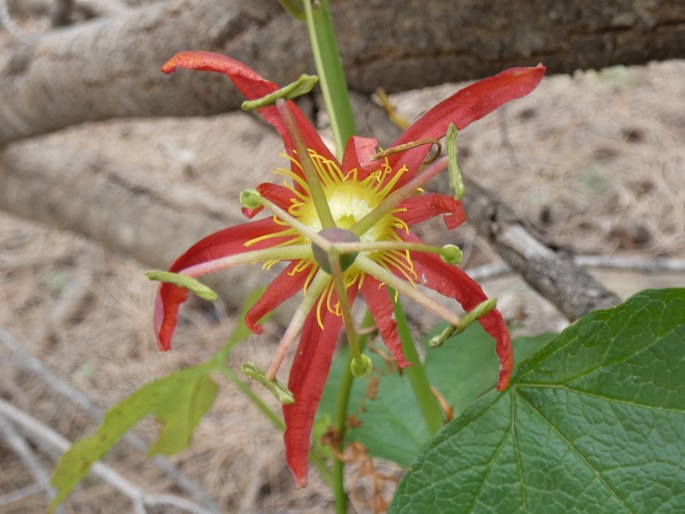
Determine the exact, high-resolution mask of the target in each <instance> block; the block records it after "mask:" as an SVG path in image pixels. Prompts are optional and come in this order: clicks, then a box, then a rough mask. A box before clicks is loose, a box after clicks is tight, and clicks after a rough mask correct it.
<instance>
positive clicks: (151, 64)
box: [0, 0, 685, 145]
mask: <svg viewBox="0 0 685 514" xmlns="http://www.w3.org/2000/svg"><path fill="white" fill-rule="evenodd" d="M598 4H605V5H604V8H602V7H601V6H600V7H598ZM675 4H677V3H674V2H649V3H644V2H642V3H640V2H613V1H609V0H603V1H602V2H597V1H596V0H576V1H573V2H560V3H559V2H558V3H556V4H555V5H554V9H553V10H550V9H540V6H539V5H538V4H537V3H535V2H528V1H526V0H516V1H512V2H505V3H502V2H498V1H497V0H485V1H481V2H477V3H474V2H443V1H440V0H431V1H429V2H417V1H415V0H396V1H394V2H392V4H388V3H384V2H380V3H379V2H368V1H367V0H339V1H336V2H333V6H332V8H333V11H334V12H333V15H334V20H335V21H336V24H337V36H338V40H339V43H340V48H341V54H342V58H343V62H344V65H345V68H346V72H347V76H348V79H349V83H350V86H351V88H352V89H354V90H357V91H362V92H366V93H370V92H372V91H374V90H375V89H376V88H378V87H383V88H385V89H386V90H387V91H388V92H396V91H403V90H407V89H412V88H419V87H425V86H430V85H437V84H442V83H445V82H456V81H461V80H469V79H474V78H478V77H482V76H485V75H489V74H493V73H495V72H497V71H501V70H502V69H504V68H508V67H511V66H522V65H535V64H537V62H538V61H543V62H544V63H545V64H546V65H547V66H548V69H549V71H550V72H551V73H558V72H572V71H574V70H576V69H578V68H581V69H586V68H593V67H594V68H599V67H605V66H609V65H613V64H623V65H626V64H637V63H645V62H647V61H649V60H653V59H668V58H677V57H680V56H682V55H683V54H685V38H684V37H682V34H683V32H684V31H685V13H684V12H683V10H682V8H679V7H678V6H677V5H675ZM427 6H428V7H427ZM186 49H202V50H209V51H216V52H222V53H226V54H229V55H231V56H233V57H235V58H237V59H239V60H242V61H244V62H246V63H249V64H250V65H251V66H253V67H255V68H256V69H258V70H259V71H260V72H261V73H263V74H264V75H265V76H266V77H268V78H269V79H271V80H273V81H275V82H279V83H281V84H286V83H288V82H290V81H292V80H294V79H295V78H297V77H298V76H299V75H300V74H301V73H305V72H309V73H311V72H312V70H313V69H314V68H313V65H312V64H311V56H310V49H309V42H308V39H307V36H306V30H304V28H303V25H302V23H301V22H300V21H298V20H295V19H293V18H292V17H291V16H290V15H288V14H286V13H285V12H283V11H282V9H280V7H279V6H278V3H277V2H274V1H272V0H234V1H233V2H226V1H225V0H202V1H200V0H173V1H171V0H170V1H168V2H158V3H155V4H153V5H151V6H149V7H144V8H138V9H131V10H130V12H124V13H123V14H122V15H121V16H113V17H108V18H102V19H97V20H94V21H91V22H88V23H82V24H80V25H78V26H75V27H71V28H70V30H61V31H57V30H55V31H51V32H48V33H45V34H43V35H41V36H39V37H37V38H36V39H35V40H33V41H25V42H17V43H16V44H15V45H14V46H13V47H12V49H11V50H9V51H8V52H7V53H6V55H5V56H4V59H0V97H1V98H3V102H2V103H1V104H0V145H3V144H7V143H9V142H11V141H14V140H16V139H19V138H24V137H31V136H35V135H39V134H43V133H46V132H49V131H54V130H58V129H61V128H64V127H68V126H71V125H74V124H78V123H82V122H84V121H95V120H104V119H109V118H116V117H131V116H136V117H141V116H162V115H183V116H188V115H209V114H216V113H219V112H226V111H229V110H235V109H237V108H238V107H239V105H240V102H241V101H242V98H241V97H240V95H238V94H237V93H236V91H235V90H234V88H231V87H229V86H228V84H227V82H226V80H225V79H224V78H222V77H219V76H214V77H208V76H206V75H204V74H198V73H191V72H187V73H186V72H177V73H176V74H174V76H172V77H171V78H168V77H163V76H162V74H161V73H160V72H159V67H160V65H161V64H162V63H164V62H165V61H166V60H167V59H168V58H169V57H170V56H171V55H172V54H174V53H175V52H177V51H179V50H186Z"/></svg>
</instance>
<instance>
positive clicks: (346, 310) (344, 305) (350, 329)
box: [328, 253, 364, 368]
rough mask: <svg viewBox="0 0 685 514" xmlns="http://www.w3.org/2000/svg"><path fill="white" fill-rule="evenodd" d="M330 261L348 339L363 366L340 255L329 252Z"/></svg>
mask: <svg viewBox="0 0 685 514" xmlns="http://www.w3.org/2000/svg"><path fill="white" fill-rule="evenodd" d="M328 263H329V265H330V267H331V273H332V276H333V287H335V292H336V294H337V295H338V305H339V306H340V313H341V314H342V319H343V325H344V326H345V333H346V334H347V341H348V343H349V344H350V352H352V360H353V361H354V362H355V363H356V365H357V366H358V367H360V368H361V367H363V366H364V362H363V359H362V353H361V349H360V347H359V339H358V338H357V331H356V330H355V329H354V320H353V319H352V309H351V308H350V302H349V301H348V299H347V288H346V287H345V282H344V281H343V271H342V266H341V265H340V257H338V255H335V254H331V253H329V254H328Z"/></svg>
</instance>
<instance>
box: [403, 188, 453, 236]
mask: <svg viewBox="0 0 685 514" xmlns="http://www.w3.org/2000/svg"><path fill="white" fill-rule="evenodd" d="M397 208H398V209H405V210H404V211H399V212H397V211H396V212H395V214H394V216H395V217H397V218H399V219H401V220H402V221H404V222H405V223H406V224H407V226H409V227H411V226H413V225H416V224H417V223H421V222H424V221H426V220H429V219H431V218H434V217H435V216H438V215H440V214H444V216H443V220H444V221H445V226H447V228H448V229H450V230H452V229H454V228H457V227H458V226H459V225H461V224H462V223H464V221H466V214H465V213H464V207H463V206H462V204H461V202H458V201H457V200H455V199H454V197H452V196H448V195H443V194H440V193H424V194H421V195H419V196H411V197H409V198H407V199H406V200H403V201H402V202H401V203H400V204H399V205H398V206H397Z"/></svg>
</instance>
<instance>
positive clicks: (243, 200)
mask: <svg viewBox="0 0 685 514" xmlns="http://www.w3.org/2000/svg"><path fill="white" fill-rule="evenodd" d="M261 199H262V195H260V194H259V192H258V191H257V190H256V189H244V190H243V191H241V192H240V205H242V206H243V207H245V208H246V209H256V208H257V207H260V206H261V205H262V202H261V201H260V200H261Z"/></svg>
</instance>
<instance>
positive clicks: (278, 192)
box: [257, 182, 295, 211]
mask: <svg viewBox="0 0 685 514" xmlns="http://www.w3.org/2000/svg"><path fill="white" fill-rule="evenodd" d="M257 192H258V193H259V194H260V195H262V196H263V197H264V198H266V199H267V200H270V201H272V202H273V203H275V204H276V205H278V206H279V207H280V208H281V209H283V210H284V211H287V210H288V209H289V208H290V207H291V206H292V204H293V202H292V200H293V199H294V198H295V194H294V193H293V192H292V191H291V190H290V189H288V188H287V187H285V186H281V185H280V184H271V183H269V182H264V183H263V184H259V186H257Z"/></svg>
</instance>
